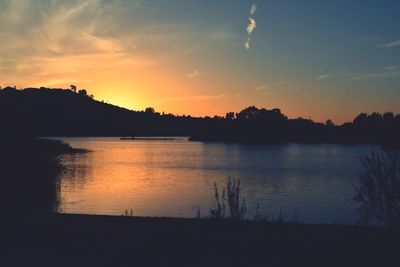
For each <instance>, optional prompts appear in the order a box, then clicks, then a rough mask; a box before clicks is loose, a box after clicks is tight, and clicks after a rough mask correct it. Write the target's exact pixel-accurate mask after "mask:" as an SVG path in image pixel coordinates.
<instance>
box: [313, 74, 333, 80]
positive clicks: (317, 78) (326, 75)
mask: <svg viewBox="0 0 400 267" xmlns="http://www.w3.org/2000/svg"><path fill="white" fill-rule="evenodd" d="M330 77H331V75H329V74H321V75H318V76H317V77H315V80H316V81H322V80H326V79H328V78H330Z"/></svg>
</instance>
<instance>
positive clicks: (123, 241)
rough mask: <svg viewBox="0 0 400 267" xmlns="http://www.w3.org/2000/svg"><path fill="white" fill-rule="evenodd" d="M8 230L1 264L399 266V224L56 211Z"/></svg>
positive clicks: (17, 224)
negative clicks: (390, 226) (386, 226)
mask: <svg viewBox="0 0 400 267" xmlns="http://www.w3.org/2000/svg"><path fill="white" fill-rule="evenodd" d="M3 229H8V230H7V231H6V234H5V235H4V236H3V238H2V240H3V245H4V248H3V249H2V253H4V254H3V255H5V257H2V258H1V261H4V262H3V264H0V265H1V266H41V267H44V266H398V244H399V242H400V232H399V231H398V230H397V231H396V230H389V229H379V228H363V227H352V226H333V225H291V224H265V223H259V222H240V221H237V222H232V221H212V220H196V219H162V218H134V217H109V216H84V215H54V216H52V217H50V218H48V219H46V220H42V221H39V220H36V221H35V222H27V221H20V222H18V223H16V224H13V225H12V226H5V228H3Z"/></svg>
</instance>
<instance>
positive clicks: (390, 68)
mask: <svg viewBox="0 0 400 267" xmlns="http://www.w3.org/2000/svg"><path fill="white" fill-rule="evenodd" d="M396 68H397V67H396V66H395V65H392V66H386V67H383V69H384V70H395V69H396Z"/></svg>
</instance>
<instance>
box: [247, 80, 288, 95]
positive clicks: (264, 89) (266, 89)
mask: <svg viewBox="0 0 400 267" xmlns="http://www.w3.org/2000/svg"><path fill="white" fill-rule="evenodd" d="M285 84H287V81H278V82H275V83H271V84H261V85H257V86H255V87H254V88H253V90H254V91H257V92H261V93H267V94H271V93H273V89H276V88H277V87H279V86H283V85H285Z"/></svg>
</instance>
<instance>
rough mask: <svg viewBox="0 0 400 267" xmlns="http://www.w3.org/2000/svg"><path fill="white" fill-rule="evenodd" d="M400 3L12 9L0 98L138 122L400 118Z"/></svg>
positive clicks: (345, 0)
mask: <svg viewBox="0 0 400 267" xmlns="http://www.w3.org/2000/svg"><path fill="white" fill-rule="evenodd" d="M399 14H400V1H398V0H391V1H390V0H335V1H320V0H308V1H298V0H290V1H289V0H279V1H277V0H276V1H272V0H271V1H268V0H258V1H256V0H237V1H232V0H218V1H216V0H168V1H165V0H130V1H128V0H86V1H83V0H67V1H66V0H0V86H3V87H4V86H7V85H11V86H17V87H18V88H22V87H23V88H25V87H41V86H45V87H52V88H53V87H54V88H69V86H70V85H71V84H74V85H77V86H78V88H85V89H87V90H88V91H89V93H91V94H93V95H94V96H95V98H96V99H98V100H104V101H106V102H109V103H112V104H115V105H119V106H123V107H126V108H129V109H134V110H143V109H145V108H146V107H154V108H155V109H156V111H158V112H166V113H174V114H180V115H183V114H186V115H188V114H190V115H193V116H205V115H224V114H225V113H226V112H229V111H234V112H239V111H240V110H242V109H243V108H245V107H247V106H250V105H256V106H258V107H260V108H261V107H264V108H268V109H272V108H280V109H281V110H282V112H283V113H285V114H286V115H288V116H289V117H290V118H294V117H300V116H301V117H304V118H311V119H313V120H315V121H325V120H327V119H332V120H333V121H334V122H335V123H342V122H345V121H350V120H352V119H353V118H354V117H355V115H357V114H358V113H360V112H373V111H377V112H385V111H392V112H395V113H400V105H399V99H400V16H399Z"/></svg>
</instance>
